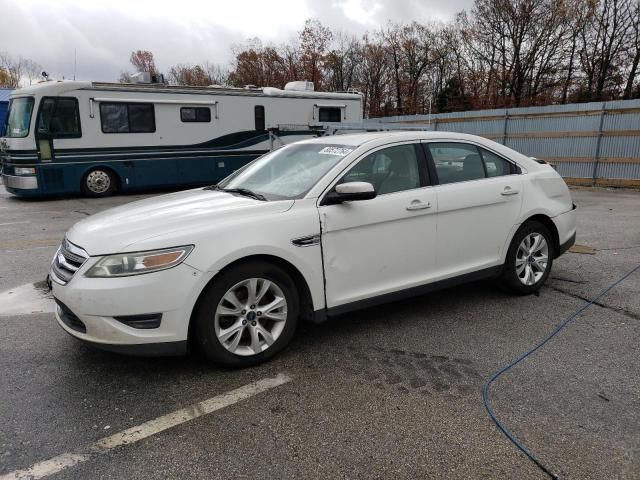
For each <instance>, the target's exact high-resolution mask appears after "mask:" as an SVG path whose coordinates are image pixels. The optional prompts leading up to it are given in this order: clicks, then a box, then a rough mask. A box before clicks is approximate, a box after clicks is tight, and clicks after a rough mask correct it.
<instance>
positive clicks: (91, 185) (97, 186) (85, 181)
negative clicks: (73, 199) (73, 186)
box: [80, 167, 118, 198]
mask: <svg viewBox="0 0 640 480" xmlns="http://www.w3.org/2000/svg"><path fill="white" fill-rule="evenodd" d="M117 187H118V179H117V177H116V175H115V174H114V173H113V172H112V171H111V170H109V169H108V168H101V167H98V168H92V169H91V170H89V171H88V172H87V173H86V174H85V175H84V177H82V183H81V184H80V189H81V190H82V193H83V194H84V195H86V196H87V197H94V198H99V197H108V196H110V195H112V194H113V193H114V192H115V191H116V190H117V189H118V188H117Z"/></svg>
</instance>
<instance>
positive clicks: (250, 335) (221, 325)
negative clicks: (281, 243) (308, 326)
mask: <svg viewBox="0 0 640 480" xmlns="http://www.w3.org/2000/svg"><path fill="white" fill-rule="evenodd" d="M250 291H253V292H256V293H255V295H254V297H253V298H254V299H255V298H257V299H258V300H257V301H255V304H252V303H251V298H249V292H250ZM231 292H232V293H233V294H234V295H235V297H234V295H231ZM229 299H230V300H229ZM278 299H284V304H283V303H282V301H278ZM270 305H272V306H273V305H275V306H273V307H272V308H271V310H270V311H267V310H266V307H268V306H270ZM299 305H300V302H299V296H298V291H297V289H296V287H295V284H294V282H293V280H292V279H291V277H290V276H289V274H288V273H287V272H286V271H284V270H283V269H282V268H280V267H278V266H276V265H274V264H271V263H269V262H264V261H252V262H247V263H243V264H240V265H238V266H235V267H232V268H231V269H230V270H228V271H226V272H223V273H222V274H221V275H220V276H218V277H216V278H215V279H214V280H213V282H212V283H210V284H209V285H208V286H207V288H206V289H205V291H204V292H203V295H202V297H201V299H200V301H199V303H198V307H197V309H196V312H195V316H194V319H193V320H194V322H195V325H194V330H193V332H194V334H195V338H194V339H193V340H194V343H195V345H197V347H198V348H199V350H200V351H201V353H203V354H204V356H205V357H206V358H207V359H208V360H210V361H212V362H214V363H218V364H221V365H225V366H227V367H234V368H242V367H249V366H252V365H257V364H259V363H262V362H265V361H267V360H269V359H270V358H272V357H273V356H274V355H276V354H277V353H278V352H280V351H281V350H282V349H283V348H284V347H286V346H287V344H288V343H289V342H290V341H291V339H292V338H293V334H294V332H295V330H296V324H297V321H298V313H299ZM252 307H253V308H252ZM263 310H264V311H263Z"/></svg>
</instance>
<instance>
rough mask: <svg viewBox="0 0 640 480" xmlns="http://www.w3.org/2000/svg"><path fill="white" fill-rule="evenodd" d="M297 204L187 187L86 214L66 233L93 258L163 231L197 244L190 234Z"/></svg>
mask: <svg viewBox="0 0 640 480" xmlns="http://www.w3.org/2000/svg"><path fill="white" fill-rule="evenodd" d="M293 203H294V201H293V200H282V201H274V202H263V201H260V200H255V199H253V198H250V197H243V196H240V195H234V194H230V193H225V192H220V191H215V190H203V189H195V190H187V191H183V192H176V193H171V194H169V195H162V196H158V197H153V198H148V199H145V200H140V201H137V202H132V203H128V204H126V205H122V206H120V207H116V208H111V209H109V210H105V211H103V212H100V213H98V214H96V215H92V216H90V217H87V218H86V219H84V220H81V221H80V222H78V223H76V224H75V225H74V226H73V227H72V228H71V230H69V231H68V232H67V239H68V240H69V241H70V242H72V243H74V244H76V245H78V246H80V247H82V248H83V249H84V250H85V251H86V252H87V253H88V254H89V255H92V256H94V255H105V254H110V253H118V252H125V251H132V249H135V248H134V247H135V244H136V243H139V242H142V241H143V240H148V239H150V238H153V237H162V236H163V235H167V236H171V238H172V239H173V240H172V241H173V242H175V237H176V235H175V233H176V232H183V233H184V234H183V235H180V237H181V238H183V239H184V240H183V241H182V242H181V244H183V245H187V244H190V243H193V238H191V237H190V232H194V231H199V232H201V231H202V230H203V229H211V230H213V229H223V228H224V225H225V223H226V222H237V221H242V220H244V219H246V220H248V219H250V218H254V217H257V216H259V217H261V218H262V217H264V215H268V214H273V213H279V212H284V211H286V210H288V209H289V208H291V206H292V205H293ZM170 234H171V235H170ZM163 246H164V247H171V246H177V244H175V245H174V244H172V245H163ZM159 248H160V247H159Z"/></svg>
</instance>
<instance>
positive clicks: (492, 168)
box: [479, 148, 518, 177]
mask: <svg viewBox="0 0 640 480" xmlns="http://www.w3.org/2000/svg"><path fill="white" fill-rule="evenodd" d="M479 150H480V153H481V154H482V160H484V166H485V167H486V169H487V176H488V177H500V176H503V175H511V174H513V173H518V172H517V168H518V167H516V166H515V165H513V164H511V163H510V162H508V161H506V160H505V159H504V158H502V157H500V156H498V155H496V154H495V153H493V152H490V151H489V150H485V149H484V148H480V149H479Z"/></svg>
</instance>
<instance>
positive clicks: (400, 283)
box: [319, 143, 438, 308]
mask: <svg viewBox="0 0 640 480" xmlns="http://www.w3.org/2000/svg"><path fill="white" fill-rule="evenodd" d="M354 181H363V182H369V183H371V184H373V186H374V187H375V188H376V191H377V193H378V195H377V197H376V198H374V199H372V200H363V201H354V202H345V203H342V204H339V205H325V206H320V207H319V213H320V220H321V222H322V249H323V258H324V268H325V278H326V300H327V306H328V307H329V308H335V307H338V306H341V305H346V304H349V303H353V302H357V301H362V300H366V299H368V298H371V297H375V296H379V295H383V294H387V293H392V292H396V291H399V290H404V289H407V288H410V287H414V286H417V285H421V284H424V283H426V281H427V279H428V278H429V276H430V275H432V273H433V269H434V268H433V267H434V261H435V241H436V213H437V210H438V208H437V207H438V206H437V200H436V194H435V191H434V189H433V187H430V186H429V179H428V175H427V169H426V159H425V157H424V152H423V150H422V149H421V148H420V144H419V143H411V144H401V145H394V146H387V147H384V148H380V149H377V150H375V151H374V152H372V153H369V154H367V155H366V156H364V157H363V158H361V159H360V160H359V161H358V162H357V163H356V164H354V165H353V166H352V167H351V168H350V169H349V170H348V172H347V173H346V174H345V175H344V176H343V177H342V178H341V179H340V180H339V182H338V183H342V182H354Z"/></svg>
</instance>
